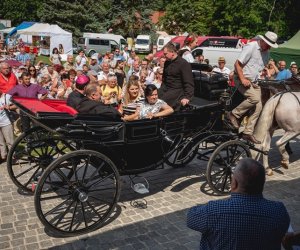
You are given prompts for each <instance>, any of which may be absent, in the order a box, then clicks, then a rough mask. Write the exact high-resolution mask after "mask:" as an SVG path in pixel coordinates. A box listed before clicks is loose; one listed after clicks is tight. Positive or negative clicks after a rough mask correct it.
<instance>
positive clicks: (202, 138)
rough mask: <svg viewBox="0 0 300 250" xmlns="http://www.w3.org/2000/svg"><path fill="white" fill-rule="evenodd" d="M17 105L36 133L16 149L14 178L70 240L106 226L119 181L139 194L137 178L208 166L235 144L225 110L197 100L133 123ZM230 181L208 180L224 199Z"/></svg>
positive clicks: (44, 103) (54, 106) (48, 103)
mask: <svg viewBox="0 0 300 250" xmlns="http://www.w3.org/2000/svg"><path fill="white" fill-rule="evenodd" d="M13 102H14V103H15V105H16V106H17V107H18V108H20V109H21V110H22V111H23V112H25V113H26V114H27V115H28V116H29V117H30V118H31V119H32V120H33V122H34V124H36V126H35V127H33V128H32V129H30V130H28V131H26V132H25V133H23V134H22V135H20V136H19V137H18V138H17V139H16V141H15V143H14V145H13V146H12V148H11V150H10V152H9V155H8V160H7V167H8V172H9V175H10V177H11V179H12V180H13V182H14V183H15V184H16V185H17V186H18V187H19V188H20V189H21V190H22V191H24V192H29V193H33V192H34V194H35V198H34V201H35V207H36V212H37V215H38V217H39V218H40V220H41V221H42V223H43V224H44V225H45V226H47V227H49V228H51V229H52V230H53V231H56V232H59V233H60V234H65V235H76V234H81V233H85V232H88V231H91V230H94V229H95V228H98V227H100V226H101V225H102V224H104V222H105V221H106V219H107V218H108V217H109V215H110V214H111V212H112V211H113V209H114V207H115V206H116V204H117V201H118V198H119V194H120V179H119V178H120V175H131V176H132V182H133V186H134V184H135V183H134V176H135V175H137V174H140V173H143V172H146V171H149V170H154V169H157V168H159V167H162V166H163V165H164V164H168V165H170V166H173V167H180V166H184V165H186V164H187V163H189V162H190V161H192V160H193V159H194V158H195V157H196V156H197V158H198V159H200V160H206V161H208V160H209V156H210V154H211V153H212V152H213V151H214V149H215V148H216V146H217V145H219V144H220V143H222V142H225V141H228V140H230V139H232V138H236V137H237V135H236V134H235V133H231V132H230V131H229V130H228V127H226V123H223V117H224V116H223V114H224V105H223V104H220V103H218V102H217V101H207V100H204V99H201V98H197V97H196V98H195V100H194V101H193V102H192V104H191V106H189V108H188V109H185V110H182V111H180V112H176V113H174V114H172V115H170V116H168V117H164V118H159V119H152V120H149V119H147V120H137V121H132V122H123V121H109V120H107V119H104V118H103V117H99V116H96V115H81V114H77V112H76V111H75V110H73V109H72V108H70V107H68V106H67V105H66V103H65V102H64V101H60V100H36V99H27V98H20V97H15V98H14V99H13ZM237 152H239V153H240V151H239V150H237ZM225 174H226V178H225V179H224V178H223V177H224V176H222V174H221V175H220V173H219V172H216V171H215V170H214V169H209V170H208V172H207V175H208V176H209V178H208V180H209V185H210V186H211V187H213V188H214V190H215V191H217V192H219V193H223V194H224V193H228V192H229V191H230V178H228V177H229V176H230V172H228V171H227V172H226V173H225ZM220 177H222V180H223V179H224V180H223V181H222V185H220V183H219V182H220V180H219V178H220ZM135 187H136V188H139V187H141V186H139V185H138V186H135ZM142 188H144V187H143V185H142ZM143 191H145V188H144V189H143V190H142V192H143Z"/></svg>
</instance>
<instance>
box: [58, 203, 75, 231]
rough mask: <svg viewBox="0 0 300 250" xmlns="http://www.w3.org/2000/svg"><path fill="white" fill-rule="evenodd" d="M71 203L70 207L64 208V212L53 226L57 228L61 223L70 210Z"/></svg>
mask: <svg viewBox="0 0 300 250" xmlns="http://www.w3.org/2000/svg"><path fill="white" fill-rule="evenodd" d="M73 203H74V201H72V202H71V203H70V205H69V206H68V207H67V208H66V210H65V211H64V212H63V213H62V214H61V215H60V216H58V220H57V222H56V224H55V226H57V225H58V224H59V223H60V222H61V220H62V219H63V218H64V217H65V215H66V214H67V213H68V212H69V210H70V209H71V207H72V205H73Z"/></svg>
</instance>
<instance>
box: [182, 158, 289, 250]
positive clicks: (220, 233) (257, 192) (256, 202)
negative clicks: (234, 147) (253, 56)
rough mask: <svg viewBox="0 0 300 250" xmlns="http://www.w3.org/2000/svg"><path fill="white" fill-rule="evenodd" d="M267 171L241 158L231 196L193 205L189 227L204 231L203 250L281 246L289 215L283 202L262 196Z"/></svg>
mask: <svg viewBox="0 0 300 250" xmlns="http://www.w3.org/2000/svg"><path fill="white" fill-rule="evenodd" d="M265 178H266V173H265V169H264V167H263V166H262V165H261V164H260V163H259V162H257V161H255V160H253V159H249V158H247V159H242V160H241V161H240V162H239V163H238V165H237V166H236V168H235V170H234V172H233V175H232V181H231V197H230V198H229V199H226V200H218V201H210V202H209V203H208V204H206V205H198V206H195V207H193V208H191V209H190V210H189V211H188V214H187V226H188V227H189V228H191V229H193V230H196V231H199V232H201V241H200V249H216V250H217V249H222V250H223V249H243V250H247V249H249V250H250V249H251V250H253V249H264V250H268V249H270V250H274V249H278V250H280V249H281V240H282V238H283V236H284V235H285V233H286V231H287V229H288V227H289V223H290V218H289V215H288V213H287V210H286V208H285V206H284V205H283V203H281V202H277V201H270V200H267V199H265V198H264V197H263V195H262V192H263V188H264V184H265Z"/></svg>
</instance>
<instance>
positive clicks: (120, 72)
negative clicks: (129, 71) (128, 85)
mask: <svg viewBox="0 0 300 250" xmlns="http://www.w3.org/2000/svg"><path fill="white" fill-rule="evenodd" d="M124 69H125V62H124V61H121V60H118V61H117V64H116V68H115V70H114V72H115V74H116V77H117V81H118V85H119V86H120V87H121V88H123V84H124V82H125V79H126V73H125V71H124Z"/></svg>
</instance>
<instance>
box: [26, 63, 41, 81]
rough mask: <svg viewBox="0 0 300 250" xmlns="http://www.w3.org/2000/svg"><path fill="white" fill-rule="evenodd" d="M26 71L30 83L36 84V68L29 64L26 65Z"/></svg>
mask: <svg viewBox="0 0 300 250" xmlns="http://www.w3.org/2000/svg"><path fill="white" fill-rule="evenodd" d="M27 72H28V73H29V74H30V83H33V84H37V83H38V79H37V70H36V68H35V67H34V66H33V65H31V66H29V67H28V70H27Z"/></svg>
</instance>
